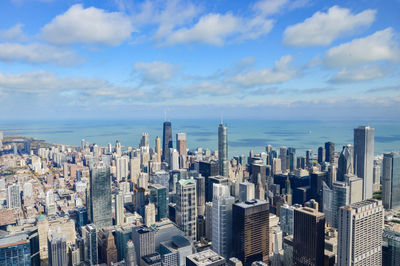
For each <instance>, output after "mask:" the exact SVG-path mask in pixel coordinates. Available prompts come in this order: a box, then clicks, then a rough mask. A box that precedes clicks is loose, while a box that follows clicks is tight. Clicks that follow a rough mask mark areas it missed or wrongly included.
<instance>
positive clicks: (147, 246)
mask: <svg viewBox="0 0 400 266" xmlns="http://www.w3.org/2000/svg"><path fill="white" fill-rule="evenodd" d="M154 235H155V230H154V229H152V228H151V227H147V226H138V227H135V228H134V229H133V230H132V239H133V243H134V245H135V253H136V263H137V264H138V265H141V264H140V259H141V257H143V256H146V255H149V254H153V253H154V252H155V242H154Z"/></svg>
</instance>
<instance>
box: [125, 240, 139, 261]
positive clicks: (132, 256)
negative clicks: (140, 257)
mask: <svg viewBox="0 0 400 266" xmlns="http://www.w3.org/2000/svg"><path fill="white" fill-rule="evenodd" d="M136 262H137V259H136V252H135V245H134V244H133V242H132V240H128V242H127V243H126V252H125V264H126V266H136V265H137V263H136Z"/></svg>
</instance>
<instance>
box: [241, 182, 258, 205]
mask: <svg viewBox="0 0 400 266" xmlns="http://www.w3.org/2000/svg"><path fill="white" fill-rule="evenodd" d="M252 199H255V187H254V184H253V183H250V182H244V183H240V184H239V200H240V201H248V200H252Z"/></svg>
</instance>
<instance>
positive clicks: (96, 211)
mask: <svg viewBox="0 0 400 266" xmlns="http://www.w3.org/2000/svg"><path fill="white" fill-rule="evenodd" d="M89 215H90V221H91V222H92V223H94V224H95V225H96V227H97V228H98V229H101V228H103V227H105V226H110V225H112V209H111V178H110V168H109V167H108V166H106V165H105V163H104V162H99V163H97V164H96V165H94V167H93V168H92V169H91V171H90V212H89Z"/></svg>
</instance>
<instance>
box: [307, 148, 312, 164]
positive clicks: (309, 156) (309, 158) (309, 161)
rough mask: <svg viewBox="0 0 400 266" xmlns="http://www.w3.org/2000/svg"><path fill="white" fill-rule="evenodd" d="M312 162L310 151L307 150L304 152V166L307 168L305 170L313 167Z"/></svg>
mask: <svg viewBox="0 0 400 266" xmlns="http://www.w3.org/2000/svg"><path fill="white" fill-rule="evenodd" d="M312 160H313V153H312V150H307V151H306V166H307V168H311V166H312V165H313V164H312V163H313V162H312Z"/></svg>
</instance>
